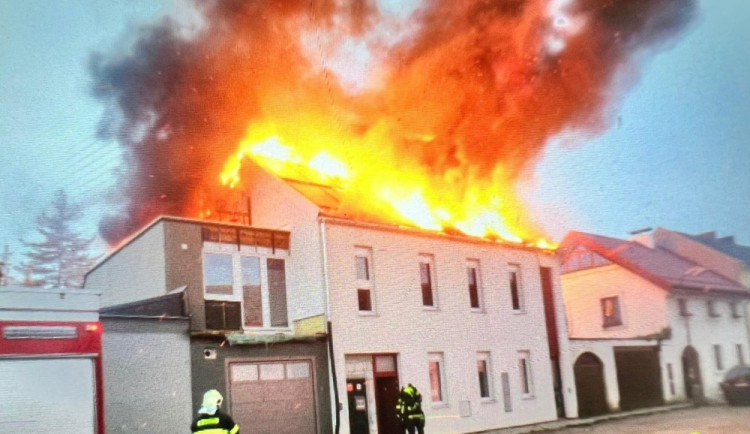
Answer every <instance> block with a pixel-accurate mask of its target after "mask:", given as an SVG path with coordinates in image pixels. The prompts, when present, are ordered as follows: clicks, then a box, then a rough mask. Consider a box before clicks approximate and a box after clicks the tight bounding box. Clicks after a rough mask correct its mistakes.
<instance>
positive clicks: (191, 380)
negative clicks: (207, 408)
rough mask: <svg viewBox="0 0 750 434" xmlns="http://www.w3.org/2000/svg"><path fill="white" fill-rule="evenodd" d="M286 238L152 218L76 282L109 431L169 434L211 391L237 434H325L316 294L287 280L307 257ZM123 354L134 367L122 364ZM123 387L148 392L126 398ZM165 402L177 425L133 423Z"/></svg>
mask: <svg viewBox="0 0 750 434" xmlns="http://www.w3.org/2000/svg"><path fill="white" fill-rule="evenodd" d="M289 235H290V233H289V232H288V231H279V230H268V229H258V228H255V227H249V226H244V225H234V224H221V223H215V222H209V221H201V220H190V219H181V218H173V217H161V218H158V219H157V220H155V221H154V222H152V223H151V224H149V225H148V226H147V227H145V228H144V229H142V230H141V231H140V232H139V233H138V234H136V235H135V236H134V237H132V238H131V239H130V240H128V241H127V242H125V243H124V244H123V245H121V246H120V247H119V248H118V249H117V250H115V251H114V252H113V253H112V254H110V255H109V256H108V257H107V258H105V259H104V260H103V261H102V262H101V263H99V264H98V265H97V266H96V267H95V268H94V269H92V270H91V271H90V272H89V273H88V274H87V276H86V283H85V286H86V287H87V288H97V289H98V290H100V291H101V292H102V294H103V295H102V305H103V306H104V309H102V316H103V318H104V321H105V337H104V341H105V354H104V358H105V360H108V362H106V363H107V364H108V366H109V367H107V368H105V372H107V379H108V380H109V381H108V383H107V388H108V391H107V395H108V396H112V397H113V399H112V409H111V410H110V411H112V412H113V413H115V414H116V415H117V416H116V417H114V418H113V423H112V427H111V429H113V430H114V429H123V431H127V429H133V425H132V424H133V423H134V422H135V421H138V420H139V417H140V418H141V419H142V420H144V419H145V420H149V421H151V420H159V419H160V418H161V419H160V420H161V422H162V425H161V426H160V429H163V430H164V431H162V432H179V431H181V430H184V429H186V427H187V426H188V425H189V422H190V419H191V417H192V416H193V415H194V414H195V411H196V410H197V408H198V407H199V406H200V402H201V399H202V396H203V393H204V392H205V391H206V390H208V389H218V390H219V391H220V392H221V393H222V394H223V395H224V397H225V404H224V408H225V409H227V410H229V411H230V412H231V413H232V415H233V417H234V418H235V420H236V421H237V422H238V423H239V424H240V426H243V432H254V431H253V429H257V430H260V431H261V432H266V431H267V432H295V433H328V432H331V431H332V429H331V418H330V414H331V407H330V403H331V400H330V396H329V390H330V387H329V381H330V380H329V377H328V355H327V354H328V349H327V345H326V340H325V332H326V329H325V320H324V317H323V309H322V294H321V293H320V290H319V289H318V288H319V285H308V284H307V283H306V282H305V281H304V278H305V276H304V273H299V272H297V270H300V269H303V268H304V267H303V266H302V267H301V266H300V264H299V262H304V261H305V260H306V259H305V258H306V257H307V256H308V255H307V254H306V251H305V250H306V249H305V247H304V246H301V247H299V248H298V247H296V246H295V245H293V243H292V245H290V236H289ZM299 240H300V241H301V242H306V241H305V240H303V239H302V238H300V239H299ZM318 274H320V273H318ZM311 288H314V291H312V290H311ZM316 298H317V299H318V300H317V301H316ZM316 305H317V311H318V315H317V316H313V315H310V314H309V312H310V311H311V306H313V308H314V306H316ZM180 308H181V309H180ZM188 317H189V318H190V321H189V325H187V324H185V325H183V322H182V321H181V320H180V318H188ZM155 320H156V321H155ZM129 351H136V353H135V354H132V355H130V358H131V359H132V360H133V361H138V363H127V364H125V363H124V362H123V360H124V359H123V357H126V356H127V355H128V352H129ZM146 352H148V353H150V354H144V353H146ZM125 365H127V366H129V367H128V368H127V371H126V372H124V373H123V372H121V371H120V370H119V369H118V367H122V368H123V369H124V368H126V366H125ZM168 368H171V369H168ZM166 369H168V372H167V371H166ZM128 377H135V378H138V379H139V383H143V380H144V379H148V380H150V381H151V385H152V387H148V388H145V389H143V388H141V389H138V388H134V387H133V385H132V384H129V380H128ZM148 380H146V381H148ZM161 380H164V381H161ZM154 385H155V387H154ZM185 394H190V395H192V399H186V397H185V396H184V395H185ZM169 396H174V400H175V401H169V400H167V401H166V402H168V403H169V404H168V405H169V407H170V408H171V407H176V409H175V411H174V413H176V414H179V415H180V416H181V417H182V418H183V420H181V421H180V420H178V419H177V418H175V416H174V414H170V415H148V416H147V414H148V412H147V413H145V414H144V416H140V414H141V413H140V411H142V410H143V409H147V410H149V411H152V412H159V413H160V412H162V411H163V410H164V409H163V407H160V406H158V405H156V406H154V405H153V403H158V401H159V400H161V399H168V397H169ZM115 397H116V399H114V398H115ZM128 400H129V401H130V402H129V406H127V407H123V406H119V405H116V404H117V403H120V402H122V401H128ZM146 403H149V404H151V405H144V404H146ZM191 404H192V405H191ZM185 407H188V408H187V413H186V411H185ZM131 410H132V412H131ZM185 416H187V419H185ZM116 423H117V424H116ZM164 423H167V424H169V423H174V424H176V425H172V426H164V425H163V424H164ZM157 425H159V424H157Z"/></svg>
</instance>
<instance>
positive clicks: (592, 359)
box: [559, 232, 750, 416]
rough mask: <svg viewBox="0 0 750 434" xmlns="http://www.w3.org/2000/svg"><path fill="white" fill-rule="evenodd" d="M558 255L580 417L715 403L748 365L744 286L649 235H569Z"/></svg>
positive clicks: (578, 233)
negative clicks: (725, 379) (737, 369)
mask: <svg viewBox="0 0 750 434" xmlns="http://www.w3.org/2000/svg"><path fill="white" fill-rule="evenodd" d="M559 255H560V257H561V260H562V273H563V275H562V286H563V295H564V300H565V307H566V310H567V317H568V321H569V322H568V331H569V336H570V348H571V351H572V352H573V353H572V356H573V357H572V359H573V360H575V362H574V371H575V378H576V380H575V381H576V388H577V393H578V409H579V414H580V415H581V416H588V415H594V414H600V413H604V412H607V411H616V410H627V409H633V408H639V407H646V406H652V405H659V404H662V403H665V402H675V401H680V400H684V399H687V398H696V399H702V398H703V397H706V398H708V399H709V400H720V399H722V397H721V391H720V388H719V382H720V381H721V379H722V376H723V374H724V373H725V372H726V370H727V369H729V368H731V367H732V366H733V365H736V364H739V363H744V362H745V361H747V360H748V358H747V357H748V345H747V342H748V340H747V329H746V326H745V313H744V312H745V310H744V307H743V306H744V305H745V304H746V301H747V300H748V298H750V292H749V291H748V289H747V288H746V287H744V286H742V285H741V284H740V283H739V282H737V281H736V280H733V279H729V278H727V277H725V276H723V275H722V274H720V273H718V272H716V271H714V270H713V269H711V268H708V267H706V266H703V265H701V264H699V263H696V262H695V261H692V260H690V259H688V258H687V257H686V255H684V254H676V253H675V252H672V251H670V250H668V249H666V248H664V247H661V246H659V245H658V244H655V243H654V238H652V237H649V236H642V237H639V239H638V241H628V240H621V239H615V238H610V237H604V236H600V235H593V234H586V233H581V232H571V233H569V234H568V235H567V236H566V237H565V239H564V240H563V241H562V243H561V245H560V249H559Z"/></svg>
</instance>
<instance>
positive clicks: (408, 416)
mask: <svg viewBox="0 0 750 434" xmlns="http://www.w3.org/2000/svg"><path fill="white" fill-rule="evenodd" d="M396 416H397V417H398V420H400V421H401V425H402V426H403V427H404V429H406V432H408V433H409V434H414V432H415V429H416V432H417V433H419V434H424V412H423V411H422V394H421V393H419V390H417V388H416V387H414V385H412V384H411V383H409V385H408V386H406V387H402V388H401V392H400V393H399V395H398V401H397V402H396Z"/></svg>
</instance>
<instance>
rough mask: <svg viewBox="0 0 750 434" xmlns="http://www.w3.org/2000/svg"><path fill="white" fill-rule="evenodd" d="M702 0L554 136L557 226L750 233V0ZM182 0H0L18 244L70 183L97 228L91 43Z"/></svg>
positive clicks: (545, 191)
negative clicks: (621, 90) (672, 34)
mask: <svg viewBox="0 0 750 434" xmlns="http://www.w3.org/2000/svg"><path fill="white" fill-rule="evenodd" d="M394 4H395V3H394V2H390V6H389V9H392V8H393V7H394V6H393V5H394ZM699 6H700V13H699V19H698V20H696V21H695V22H694V23H693V24H692V25H691V26H690V28H689V29H688V31H687V32H686V33H685V34H684V35H682V36H681V37H680V38H678V39H677V40H676V41H674V42H673V43H672V45H671V48H670V49H668V50H666V51H662V52H660V53H658V54H657V55H655V56H653V57H650V58H648V59H647V60H646V61H645V62H644V66H643V68H642V69H641V76H640V80H639V81H638V82H637V83H636V84H635V85H633V86H632V87H631V89H630V91H629V92H628V93H627V94H626V95H625V96H624V97H623V98H622V99H621V100H619V101H617V102H616V103H615V104H614V106H613V107H612V109H611V119H612V121H613V122H612V127H611V128H610V129H609V130H608V131H607V132H606V133H605V134H603V135H602V136H600V137H596V138H583V137H575V139H576V140H573V142H574V143H573V144H571V143H569V142H564V143H552V144H550V146H548V147H547V151H546V154H545V156H544V158H543V159H542V160H541V161H540V162H539V163H538V164H537V165H536V166H535V170H534V171H533V173H530V174H529V180H528V181H526V182H524V183H522V185H520V186H519V191H520V193H521V195H522V196H523V197H524V198H525V199H526V200H527V201H528V202H529V209H530V212H531V213H532V215H533V217H534V219H535V220H537V221H539V222H541V224H542V226H543V227H544V228H545V229H546V230H547V231H548V232H549V234H550V236H552V238H553V239H560V238H561V237H562V236H563V235H564V234H565V232H566V231H568V230H571V229H575V230H581V231H587V232H594V233H599V234H603V235H610V236H616V237H627V236H628V232H629V231H631V230H635V229H639V228H643V227H649V226H651V227H656V226H663V227H667V228H670V229H674V230H679V231H685V232H690V233H698V232H703V231H709V230H716V231H718V232H719V234H721V235H735V236H736V237H737V240H738V241H739V242H742V243H745V244H750V206H748V204H750V167H748V166H749V165H750V122H748V120H749V119H748V115H749V114H750V79H749V77H750V49H748V48H747V42H746V41H748V40H750V26H748V23H750V2H747V1H746V0H721V1H716V0H702V1H701V2H700V5H699ZM185 12H186V6H184V5H183V4H181V3H179V2H173V1H159V2H156V1H147V0H128V1H125V0H115V1H110V2H101V1H93V0H71V1H66V2H64V3H63V2H49V1H44V0H6V1H3V2H0V17H2V18H0V149H1V150H2V151H3V152H1V153H0V167H2V174H3V177H2V178H3V181H2V183H1V184H0V248H2V247H3V245H5V244H8V245H10V246H11V249H12V250H15V251H16V252H17V253H18V239H19V238H22V237H26V238H28V237H30V236H31V235H32V234H33V233H34V227H35V225H34V217H35V216H36V215H37V214H38V213H39V212H41V211H42V210H43V209H45V208H46V207H47V206H48V205H49V203H50V201H51V199H52V196H53V193H54V192H55V190H57V189H59V188H62V189H65V190H66V191H67V192H68V193H69V195H70V196H71V197H72V198H73V199H74V200H77V201H80V202H81V203H83V204H85V205H86V206H85V209H84V210H85V212H86V214H87V216H88V218H87V219H85V221H82V222H81V226H80V230H81V231H82V232H83V233H88V234H94V233H95V232H96V224H97V222H98V219H99V217H100V215H101V213H102V212H103V211H105V210H106V208H107V207H108V206H112V204H111V203H108V202H107V201H106V200H105V199H106V198H107V197H115V198H116V196H117V188H116V186H115V185H113V178H112V176H111V173H112V171H113V170H116V169H117V168H118V167H119V166H120V163H121V162H120V160H119V149H118V147H117V145H116V143H113V142H112V143H107V142H102V141H100V140H98V139H96V138H95V135H94V134H95V130H96V125H97V122H98V121H99V119H100V116H101V114H102V111H103V107H102V105H101V103H100V102H99V101H96V100H94V99H93V98H92V97H91V96H90V94H89V85H90V80H91V79H90V76H89V74H88V71H87V62H88V57H89V55H90V53H91V52H92V51H95V50H99V51H106V50H110V49H115V48H116V47H117V48H123V47H126V46H127V43H128V41H130V39H129V37H130V36H132V35H133V34H134V32H135V30H136V29H137V28H138V26H140V25H142V24H145V23H148V22H152V21H154V20H157V19H159V18H160V17H161V16H163V15H164V14H167V13H177V14H185ZM558 142H559V141H558ZM13 259H15V260H17V259H20V258H19V257H18V255H14V257H13Z"/></svg>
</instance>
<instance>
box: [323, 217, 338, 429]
mask: <svg viewBox="0 0 750 434" xmlns="http://www.w3.org/2000/svg"><path fill="white" fill-rule="evenodd" d="M320 240H321V250H322V252H321V253H322V254H321V256H322V258H323V285H324V286H325V291H324V295H325V304H326V306H325V307H326V327H327V331H328V357H329V359H330V362H331V376H332V377H333V378H332V380H333V400H334V405H335V406H336V423H335V426H334V432H335V433H336V434H339V428H340V426H341V403H340V402H339V383H338V379H337V378H336V360H335V359H334V357H333V326H332V324H331V296H330V283H329V279H328V241H327V239H326V222H325V220H323V219H321V220H320Z"/></svg>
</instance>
